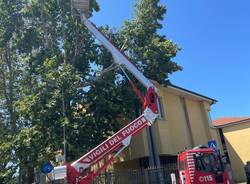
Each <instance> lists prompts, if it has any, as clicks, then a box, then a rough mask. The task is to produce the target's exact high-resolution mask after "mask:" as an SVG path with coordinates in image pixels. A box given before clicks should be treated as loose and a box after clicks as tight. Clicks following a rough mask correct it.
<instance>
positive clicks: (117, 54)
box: [80, 12, 157, 91]
mask: <svg viewBox="0 0 250 184" xmlns="http://www.w3.org/2000/svg"><path fill="white" fill-rule="evenodd" d="M80 18H81V22H82V23H83V24H84V25H85V26H86V27H87V28H88V30H89V31H91V33H92V34H93V35H94V36H95V37H96V39H98V40H99V41H100V42H101V43H102V45H103V46H104V47H105V48H106V49H108V51H110V53H111V54H112V56H113V58H114V62H115V63H116V64H118V65H122V66H124V67H126V69H127V70H128V71H129V72H130V73H132V74H133V76H134V77H135V78H136V79H137V80H139V81H140V83H141V84H143V85H144V86H145V87H146V88H147V89H148V88H149V87H154V89H155V91H156V90H157V89H156V87H155V86H154V84H153V83H152V82H151V81H150V80H149V79H147V78H146V77H145V76H144V75H143V74H142V72H141V71H139V70H138V68H137V67H136V66H135V65H134V64H133V63H132V62H130V61H129V59H128V57H127V56H126V55H125V54H124V53H122V51H120V49H118V48H117V47H115V46H114V45H113V44H112V42H111V41H110V40H109V39H108V38H107V37H106V36H105V35H104V34H103V33H102V32H100V31H99V30H98V29H97V27H96V26H95V25H94V24H93V23H92V22H90V21H89V19H87V18H86V16H85V15H84V13H82V12H81V13H80Z"/></svg>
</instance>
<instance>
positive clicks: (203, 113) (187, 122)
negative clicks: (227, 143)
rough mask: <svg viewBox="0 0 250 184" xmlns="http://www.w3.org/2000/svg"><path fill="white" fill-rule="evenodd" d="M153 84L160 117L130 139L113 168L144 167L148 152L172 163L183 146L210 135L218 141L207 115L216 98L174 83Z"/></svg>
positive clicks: (198, 143)
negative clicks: (147, 128) (128, 144)
mask: <svg viewBox="0 0 250 184" xmlns="http://www.w3.org/2000/svg"><path fill="white" fill-rule="evenodd" d="M155 85H156V87H157V88H158V90H159V91H158V95H159V108H160V114H161V115H160V118H159V119H158V120H157V121H156V122H155V123H154V125H153V126H152V129H151V130H144V131H143V132H142V133H140V134H139V135H137V136H136V137H135V138H133V139H132V143H131V145H130V147H129V148H128V149H127V150H126V151H125V153H124V157H123V159H122V160H123V162H118V163H115V164H114V168H115V170H123V169H139V168H146V167H148V166H149V165H150V162H151V161H152V158H151V159H150V157H149V155H152V151H153V152H154V153H153V154H156V155H157V157H158V158H159V159H158V162H160V164H161V165H166V164H169V163H176V159H177V157H176V156H177V155H178V152H180V151H182V150H184V149H185V148H193V147H194V146H197V145H201V144H202V145H207V142H208V141H209V140H211V139H214V137H215V138H216V139H217V140H219V137H217V136H216V130H213V129H210V126H212V122H211V120H210V116H209V112H210V106H211V105H212V104H214V103H215V102H216V100H214V99H212V98H209V97H206V96H203V95H201V94H198V93H195V92H192V91H189V90H187V89H183V88H181V87H178V86H174V85H168V86H166V87H164V86H162V85H159V84H158V83H155ZM213 134H214V135H215V136H213ZM151 137H153V138H154V141H153V144H151V143H150V142H151V141H152V139H151ZM150 147H151V148H152V149H150ZM150 150H151V154H150Z"/></svg>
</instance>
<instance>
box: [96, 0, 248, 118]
mask: <svg viewBox="0 0 250 184" xmlns="http://www.w3.org/2000/svg"><path fill="white" fill-rule="evenodd" d="M97 1H98V3H99V5H100V8H101V10H100V11H99V12H97V13H94V16H93V18H92V21H93V22H94V23H95V24H96V25H98V26H101V25H105V24H107V25H110V26H112V27H116V28H118V29H119V28H120V27H121V26H122V24H123V22H124V20H126V19H131V18H132V16H133V5H134V3H135V0H97ZM161 4H163V5H166V6H167V14H166V16H165V19H164V21H163V22H162V23H163V29H162V30H159V33H160V34H162V35H166V36H167V38H169V39H170V40H172V41H173V42H175V43H176V44H178V45H179V46H180V47H181V51H180V52H179V53H178V55H177V57H175V58H174V61H176V62H177V63H178V64H179V65H181V66H182V67H183V71H181V72H176V73H174V74H172V75H171V76H170V80H171V82H172V83H173V84H175V85H177V86H180V87H183V88H186V89H189V90H192V91H195V92H197V93H200V94H202V95H205V96H208V97H211V98H214V99H216V100H218V102H217V103H216V104H215V105H213V106H212V111H211V116H212V118H213V119H216V118H219V117H225V116H230V117H231V116H233V117H235V116H237V117H238V116H250V82H249V80H250V1H249V0H238V1H236V0H219V1H218V0H161Z"/></svg>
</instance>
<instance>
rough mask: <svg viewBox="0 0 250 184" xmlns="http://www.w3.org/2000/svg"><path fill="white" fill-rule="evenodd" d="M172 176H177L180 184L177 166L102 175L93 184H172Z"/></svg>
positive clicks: (170, 165) (169, 165) (171, 165)
mask: <svg viewBox="0 0 250 184" xmlns="http://www.w3.org/2000/svg"><path fill="white" fill-rule="evenodd" d="M171 174H174V175H175V178H176V181H177V182H176V183H177V184H178V172H177V167H176V164H168V165H166V166H164V167H160V168H148V169H141V170H128V171H122V172H106V173H104V174H101V175H100V176H99V177H98V178H97V179H96V180H95V181H94V182H93V184H128V183H129V184H171V183H172V180H171Z"/></svg>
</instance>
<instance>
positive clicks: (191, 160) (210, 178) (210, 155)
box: [178, 147, 231, 184]
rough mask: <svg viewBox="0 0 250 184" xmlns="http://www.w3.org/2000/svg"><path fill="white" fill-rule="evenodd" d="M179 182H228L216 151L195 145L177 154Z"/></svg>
mask: <svg viewBox="0 0 250 184" xmlns="http://www.w3.org/2000/svg"><path fill="white" fill-rule="evenodd" d="M178 172H179V178H180V184H199V183H200V184H202V183H206V184H217V183H221V184H230V183H231V182H230V180H229V177H228V174H227V172H226V171H225V170H224V167H223V163H222V160H221V157H220V154H219V152H218V151H216V150H214V149H212V148H205V147H197V148H194V149H191V150H186V151H184V152H182V153H181V154H179V155H178Z"/></svg>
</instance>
